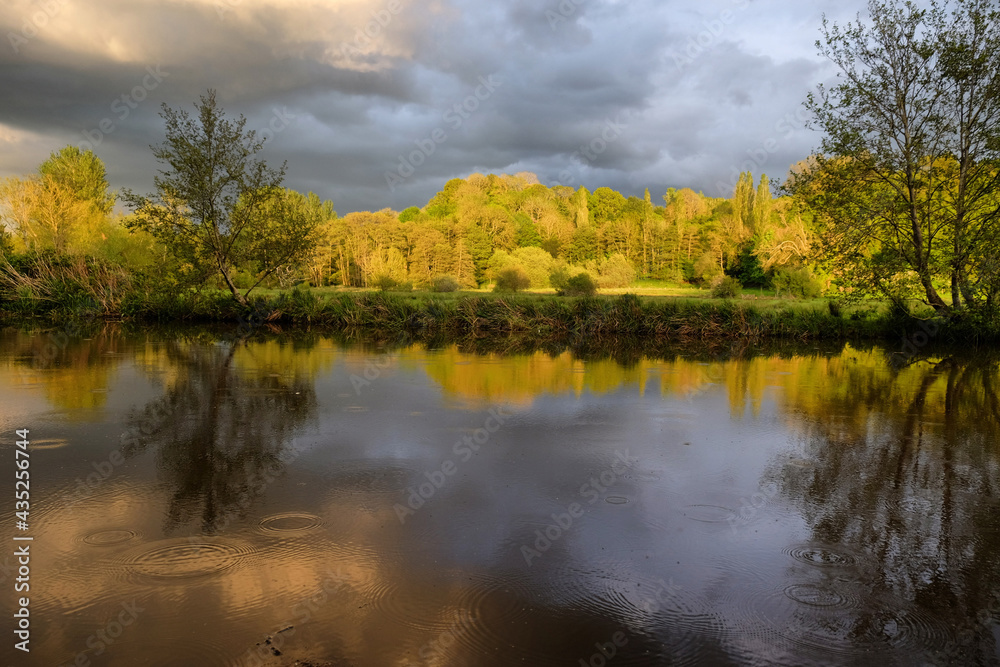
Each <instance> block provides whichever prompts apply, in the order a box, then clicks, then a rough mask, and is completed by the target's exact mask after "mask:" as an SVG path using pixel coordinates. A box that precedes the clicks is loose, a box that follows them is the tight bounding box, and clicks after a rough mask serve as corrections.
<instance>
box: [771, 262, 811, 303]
mask: <svg viewBox="0 0 1000 667" xmlns="http://www.w3.org/2000/svg"><path fill="white" fill-rule="evenodd" d="M771 282H772V283H773V284H774V288H775V289H776V290H777V291H778V294H781V292H788V293H789V294H790V295H792V296H797V297H802V298H804V299H815V298H816V297H818V296H819V295H820V292H822V291H823V288H822V286H821V285H820V283H819V281H818V280H816V278H815V277H814V276H813V274H812V272H811V271H810V270H809V269H807V268H804V267H803V268H798V269H790V268H787V267H782V268H780V269H778V270H777V271H775V272H774V278H772V280H771Z"/></svg>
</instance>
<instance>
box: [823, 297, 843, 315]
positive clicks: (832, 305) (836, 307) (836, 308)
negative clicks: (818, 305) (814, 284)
mask: <svg viewBox="0 0 1000 667" xmlns="http://www.w3.org/2000/svg"><path fill="white" fill-rule="evenodd" d="M826 306H827V308H829V309H830V315H832V316H834V317H837V318H839V317H843V315H844V311H843V308H842V307H841V305H840V301H837V300H836V299H830V300H829V301H827V302H826Z"/></svg>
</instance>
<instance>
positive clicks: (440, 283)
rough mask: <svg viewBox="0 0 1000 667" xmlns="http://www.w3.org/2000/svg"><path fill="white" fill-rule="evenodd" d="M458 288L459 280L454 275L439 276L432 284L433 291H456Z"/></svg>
mask: <svg viewBox="0 0 1000 667" xmlns="http://www.w3.org/2000/svg"><path fill="white" fill-rule="evenodd" d="M456 290H458V281H457V280H455V279H454V278H453V277H452V276H438V277H437V278H435V279H434V282H433V283H432V284H431V291H432V292H454V291H456Z"/></svg>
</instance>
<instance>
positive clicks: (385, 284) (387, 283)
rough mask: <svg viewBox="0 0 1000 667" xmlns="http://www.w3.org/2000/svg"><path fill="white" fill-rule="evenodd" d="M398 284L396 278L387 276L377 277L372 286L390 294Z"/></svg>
mask: <svg viewBox="0 0 1000 667" xmlns="http://www.w3.org/2000/svg"><path fill="white" fill-rule="evenodd" d="M398 284H399V283H397V282H396V279H395V278H393V277H392V276H389V275H385V274H383V275H380V276H376V277H375V280H373V281H372V285H374V286H375V287H377V288H378V289H379V290H381V291H383V292H388V291H389V290H391V289H392V288H394V287H396V285H398Z"/></svg>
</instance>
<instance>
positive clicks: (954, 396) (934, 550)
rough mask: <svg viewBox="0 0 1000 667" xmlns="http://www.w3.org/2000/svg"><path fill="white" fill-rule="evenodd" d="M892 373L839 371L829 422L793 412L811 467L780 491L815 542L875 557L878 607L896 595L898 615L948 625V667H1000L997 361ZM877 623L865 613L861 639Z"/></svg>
mask: <svg viewBox="0 0 1000 667" xmlns="http://www.w3.org/2000/svg"><path fill="white" fill-rule="evenodd" d="M887 368H888V366H887V365H886V364H853V365H852V364H846V365H843V366H841V367H840V372H831V373H830V374H829V376H828V377H827V383H828V387H825V388H824V391H823V392H822V400H823V404H822V406H821V408H820V409H821V410H822V412H820V411H818V410H817V409H815V408H819V407H820V404H818V403H814V402H812V401H811V400H802V401H800V402H797V403H796V402H794V401H793V403H792V404H791V405H789V406H788V408H790V410H789V413H790V414H797V415H801V416H802V417H804V419H801V424H800V426H801V428H802V430H803V432H804V434H805V438H806V446H807V447H808V449H809V452H810V454H809V458H810V462H811V464H812V465H810V466H801V465H797V466H792V465H784V466H780V464H776V466H775V467H774V468H773V469H772V470H771V471H770V473H769V475H774V476H775V477H776V478H778V479H780V480H781V486H782V488H783V491H784V493H785V494H786V496H787V497H788V498H789V499H790V500H791V501H792V502H793V503H794V504H796V505H797V506H799V508H800V511H801V514H802V516H803V517H804V518H805V519H806V520H807V522H808V524H809V525H810V527H811V530H812V536H813V539H814V540H815V541H817V542H819V543H824V544H833V545H844V546H846V547H848V548H853V549H854V550H856V551H857V552H858V553H861V554H864V555H865V556H867V558H868V559H869V560H870V562H871V563H872V564H873V565H874V569H875V572H874V573H873V574H872V575H871V580H870V581H869V582H868V583H869V585H870V593H871V595H872V596H877V595H880V594H882V593H885V594H890V595H892V597H893V598H894V599H898V600H902V601H904V602H905V603H906V604H907V605H909V606H910V609H909V610H907V609H903V610H900V611H901V613H907V612H912V613H919V612H923V613H929V614H931V615H933V616H934V617H936V618H938V619H944V620H946V621H947V622H948V624H949V625H950V626H951V627H952V629H953V630H954V631H955V637H954V638H953V639H952V640H951V642H950V643H949V644H948V646H947V647H946V648H945V649H944V650H943V654H942V655H940V658H941V659H942V660H943V661H944V662H946V663H949V664H959V663H961V664H969V665H972V664H995V660H996V658H997V655H998V653H997V651H998V646H997V642H996V637H995V635H994V633H993V629H992V627H991V626H993V625H995V623H996V620H995V617H996V612H998V611H1000V601H998V598H997V597H996V596H997V591H996V589H995V585H996V582H997V581H998V580H1000V518H998V512H997V509H998V502H1000V474H998V472H1000V447H998V444H997V443H998V442H1000V400H998V394H997V384H998V360H997V355H996V354H988V355H980V356H979V357H977V358H976V359H964V358H959V357H953V356H952V357H946V358H936V359H922V360H919V361H918V362H916V363H913V364H911V365H909V366H908V367H907V368H905V369H903V370H901V371H900V372H898V373H894V372H891V371H888V370H886V369H887ZM827 389H828V390H827ZM779 466H780V467H779ZM991 613H992V614H993V616H994V619H993V620H990V614H991ZM876 616H877V614H876V613H875V612H873V613H872V614H870V615H869V616H865V615H864V614H863V613H862V614H859V617H858V618H857V619H856V623H857V625H856V630H857V632H859V633H868V632H871V631H872V626H876V629H880V627H878V624H880V623H884V619H881V618H877V617H876Z"/></svg>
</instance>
